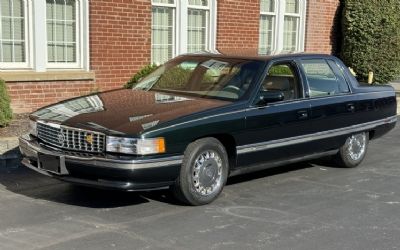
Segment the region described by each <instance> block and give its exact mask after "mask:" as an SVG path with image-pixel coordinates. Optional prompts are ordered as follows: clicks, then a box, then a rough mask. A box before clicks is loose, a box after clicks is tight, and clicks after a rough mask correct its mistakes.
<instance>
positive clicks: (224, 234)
mask: <svg viewBox="0 0 400 250" xmlns="http://www.w3.org/2000/svg"><path fill="white" fill-rule="evenodd" d="M399 143H400V129H399V128H397V129H395V130H394V131H393V132H391V133H390V134H388V135H387V136H385V137H384V138H382V139H379V140H377V141H373V142H372V143H371V145H370V148H369V153H368V156H367V158H366V160H365V162H364V163H363V165H362V166H361V167H359V168H357V169H340V168H335V167H328V166H325V164H321V163H320V164H317V163H312V164H310V163H302V164H296V165H291V166H285V167H281V168H278V169H272V170H268V171H263V172H259V173H256V174H251V175H246V176H242V177H238V178H234V179H231V180H230V181H229V185H228V186H227V187H226V188H225V189H224V192H223V194H222V196H221V197H220V199H218V200H217V201H216V202H214V203H213V204H211V205H208V206H203V207H187V206H181V205H178V204H176V203H175V201H174V200H173V199H172V198H170V196H169V194H168V192H167V191H157V192H146V193H120V192H111V191H101V190H95V189H89V188H81V187H76V186H73V185H70V184H66V183H62V182H59V181H56V180H53V179H49V178H46V177H42V176H40V175H38V174H36V173H34V172H32V171H30V170H28V169H26V168H23V167H19V168H17V166H15V168H0V249H7V250H8V249H96V250H98V249H306V250H310V249H324V250H328V249H363V250H364V249H396V248H400V237H399V236H400V144H399Z"/></svg>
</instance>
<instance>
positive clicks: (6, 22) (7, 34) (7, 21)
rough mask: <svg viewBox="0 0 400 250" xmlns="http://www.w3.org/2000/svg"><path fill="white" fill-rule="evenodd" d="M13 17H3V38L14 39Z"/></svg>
mask: <svg viewBox="0 0 400 250" xmlns="http://www.w3.org/2000/svg"><path fill="white" fill-rule="evenodd" d="M11 20H12V19H11V18H8V17H6V18H2V20H1V28H2V33H1V36H2V37H1V38H2V39H4V40H12V26H11Z"/></svg>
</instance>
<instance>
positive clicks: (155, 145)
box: [106, 136, 165, 155]
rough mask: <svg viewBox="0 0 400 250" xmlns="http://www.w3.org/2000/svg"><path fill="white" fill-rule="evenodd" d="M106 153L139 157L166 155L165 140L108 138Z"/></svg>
mask: <svg viewBox="0 0 400 250" xmlns="http://www.w3.org/2000/svg"><path fill="white" fill-rule="evenodd" d="M106 151H107V152H115V153H123V154H138V155H149V154H160V153H165V140H164V138H151V139H138V138H123V137H115V136H107V142H106Z"/></svg>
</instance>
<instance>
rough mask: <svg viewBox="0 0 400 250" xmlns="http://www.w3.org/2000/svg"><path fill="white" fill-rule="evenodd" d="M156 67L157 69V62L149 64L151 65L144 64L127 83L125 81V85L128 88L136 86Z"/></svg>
mask: <svg viewBox="0 0 400 250" xmlns="http://www.w3.org/2000/svg"><path fill="white" fill-rule="evenodd" d="M156 69H157V65H155V64H149V65H146V66H144V67H143V68H142V69H141V70H139V71H138V72H137V73H136V74H134V75H133V76H132V78H131V79H130V80H129V81H128V82H127V83H125V85H124V87H125V88H127V89H131V88H133V87H135V86H136V84H137V83H138V82H139V81H140V80H141V79H142V78H143V77H146V76H148V75H150V74H151V73H153V72H154V70H156Z"/></svg>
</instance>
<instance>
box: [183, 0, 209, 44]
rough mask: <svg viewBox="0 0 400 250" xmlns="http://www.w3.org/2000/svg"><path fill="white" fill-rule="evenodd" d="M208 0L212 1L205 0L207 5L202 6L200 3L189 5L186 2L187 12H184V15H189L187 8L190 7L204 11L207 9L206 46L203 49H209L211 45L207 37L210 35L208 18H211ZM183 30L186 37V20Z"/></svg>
mask: <svg viewBox="0 0 400 250" xmlns="http://www.w3.org/2000/svg"><path fill="white" fill-rule="evenodd" d="M210 1H212V0H208V1H207V6H202V5H190V4H188V6H187V12H186V15H187V16H189V15H188V12H189V9H192V10H205V11H207V20H206V44H205V46H206V48H205V50H210V48H211V47H212V45H211V42H210V39H209V37H210V23H211V20H210V19H211V15H210V13H211V8H210ZM185 31H186V39H187V37H188V23H187V22H186V29H185ZM186 44H187V43H186ZM186 51H187V47H186Z"/></svg>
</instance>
